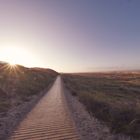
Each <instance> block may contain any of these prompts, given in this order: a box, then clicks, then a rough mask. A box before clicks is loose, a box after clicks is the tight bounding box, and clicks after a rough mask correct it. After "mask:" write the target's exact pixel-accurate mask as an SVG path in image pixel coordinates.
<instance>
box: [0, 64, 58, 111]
mask: <svg viewBox="0 0 140 140" xmlns="http://www.w3.org/2000/svg"><path fill="white" fill-rule="evenodd" d="M57 74H58V73H57V72H55V71H53V70H50V69H41V68H25V67H23V66H20V65H15V66H10V65H9V64H7V63H0V113H4V112H7V111H8V110H9V109H10V107H13V106H17V105H20V104H22V103H23V102H25V101H30V100H31V99H32V96H34V95H38V94H39V92H40V91H42V90H43V89H45V88H47V87H48V86H49V85H50V84H51V83H52V82H53V81H54V80H55V78H56V76H57Z"/></svg>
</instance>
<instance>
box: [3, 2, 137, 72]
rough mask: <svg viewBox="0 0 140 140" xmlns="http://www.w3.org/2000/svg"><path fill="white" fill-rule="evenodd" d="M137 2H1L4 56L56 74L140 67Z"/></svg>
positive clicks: (17, 62)
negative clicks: (51, 70) (54, 71)
mask: <svg viewBox="0 0 140 140" xmlns="http://www.w3.org/2000/svg"><path fill="white" fill-rule="evenodd" d="M139 13H140V1H138V0H133V1H132V0H124V1H122V0H114V1H112V0H86V1H85V0H77V1H75V0H59V1H58V0H30V1H29V0H24V1H22V0H12V1H11V0H1V1H0V18H1V22H0V60H1V61H7V62H9V63H13V64H21V65H24V66H27V67H44V68H45V67H46V68H52V69H54V70H56V71H58V72H94V71H108V70H133V69H134V70H138V69H140V63H139V62H140V56H139V54H140V41H139V40H140V16H139Z"/></svg>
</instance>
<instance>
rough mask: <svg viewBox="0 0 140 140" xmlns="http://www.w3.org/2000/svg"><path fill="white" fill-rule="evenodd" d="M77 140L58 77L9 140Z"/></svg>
mask: <svg viewBox="0 0 140 140" xmlns="http://www.w3.org/2000/svg"><path fill="white" fill-rule="evenodd" d="M26 139H27V140H64V139H66V140H68V139H70V140H78V139H79V136H78V134H77V131H76V129H75V124H74V122H73V119H72V118H71V115H70V112H69V109H68V106H67V103H66V100H65V96H64V89H63V87H62V81H61V78H60V77H59V76H58V77H57V79H56V81H55V83H54V85H53V86H52V88H51V89H50V91H49V92H48V93H47V94H46V95H45V96H44V97H43V98H42V99H41V100H40V101H39V102H38V104H37V105H36V106H35V107H34V108H33V110H32V111H31V112H30V113H29V114H28V115H27V117H26V118H25V119H24V120H23V121H22V122H21V123H20V125H19V126H18V127H17V129H16V130H15V131H14V132H13V134H12V136H11V137H10V138H9V140H26Z"/></svg>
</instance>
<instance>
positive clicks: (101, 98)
mask: <svg viewBox="0 0 140 140" xmlns="http://www.w3.org/2000/svg"><path fill="white" fill-rule="evenodd" d="M63 79H64V82H65V84H66V86H67V88H69V89H70V90H71V93H72V94H73V95H74V96H78V97H79V100H80V101H81V102H82V103H83V104H85V106H86V107H87V110H88V111H89V112H90V113H92V114H93V115H94V116H96V117H97V118H98V119H100V120H102V121H104V122H106V124H107V125H108V126H109V127H110V128H111V131H112V132H115V133H125V134H127V135H131V136H133V137H135V138H140V73H127V72H126V73H94V74H74V75H70V74H69V75H67V74H64V75H63Z"/></svg>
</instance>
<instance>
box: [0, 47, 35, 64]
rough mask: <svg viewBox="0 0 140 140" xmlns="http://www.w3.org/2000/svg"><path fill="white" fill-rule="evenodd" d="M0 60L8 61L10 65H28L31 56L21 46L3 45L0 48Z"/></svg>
mask: <svg viewBox="0 0 140 140" xmlns="http://www.w3.org/2000/svg"><path fill="white" fill-rule="evenodd" d="M0 60H3V61H6V62H8V63H9V64H10V65H11V66H15V65H16V64H20V65H30V64H31V62H32V60H33V58H32V57H31V54H29V52H28V51H27V50H25V49H24V48H22V47H21V48H20V47H4V48H3V49H1V50H0Z"/></svg>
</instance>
